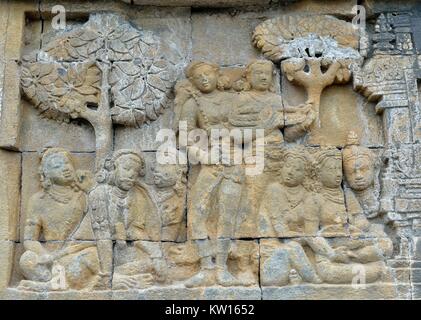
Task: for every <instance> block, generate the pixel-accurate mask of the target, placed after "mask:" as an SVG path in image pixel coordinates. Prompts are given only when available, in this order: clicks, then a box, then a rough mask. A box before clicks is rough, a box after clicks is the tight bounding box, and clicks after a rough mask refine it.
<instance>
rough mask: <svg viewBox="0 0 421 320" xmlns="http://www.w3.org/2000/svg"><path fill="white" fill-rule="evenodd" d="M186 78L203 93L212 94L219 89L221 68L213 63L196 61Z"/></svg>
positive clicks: (190, 66) (191, 65) (191, 64)
mask: <svg viewBox="0 0 421 320" xmlns="http://www.w3.org/2000/svg"><path fill="white" fill-rule="evenodd" d="M186 76H187V78H188V79H189V80H190V82H191V83H193V85H194V86H195V87H196V88H197V89H199V90H200V91H201V92H202V93H210V92H212V91H214V90H215V89H216V88H217V85H218V77H219V67H218V66H217V65H216V64H213V63H208V62H202V61H194V62H192V63H190V64H189V66H188V67H187V69H186Z"/></svg>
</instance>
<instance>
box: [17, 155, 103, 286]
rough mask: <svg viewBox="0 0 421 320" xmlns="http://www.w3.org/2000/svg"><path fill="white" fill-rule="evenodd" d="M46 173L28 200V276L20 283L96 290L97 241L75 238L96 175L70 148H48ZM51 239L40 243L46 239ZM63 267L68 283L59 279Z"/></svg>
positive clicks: (22, 263) (23, 264)
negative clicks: (78, 162) (79, 163)
mask: <svg viewBox="0 0 421 320" xmlns="http://www.w3.org/2000/svg"><path fill="white" fill-rule="evenodd" d="M40 177H41V185H42V190H41V191H40V192H38V193H36V194H34V195H33V196H32V197H31V199H30V202H29V205H28V212H27V221H26V224H25V231H24V233H25V234H24V247H25V253H24V254H23V255H22V256H21V258H20V260H19V266H20V269H21V271H22V274H23V275H24V277H25V278H26V280H22V281H21V282H20V284H19V288H20V289H23V290H34V291H46V290H66V289H86V290H89V289H92V288H93V287H94V286H95V285H96V283H97V281H98V275H97V274H98V272H99V261H98V255H97V251H96V247H95V243H93V242H81V243H77V242H74V241H70V240H71V239H72V236H73V233H74V232H75V231H76V229H77V228H78V226H79V223H80V221H81V219H82V217H83V215H84V213H85V211H86V206H87V198H86V193H85V191H87V190H86V189H85V187H87V188H89V185H90V182H89V181H88V180H89V177H90V175H89V174H87V173H86V172H82V171H76V169H75V165H74V162H73V159H72V157H71V155H70V154H69V153H68V152H67V151H66V150H64V149H60V148H51V149H47V150H46V151H44V153H43V154H42V159H41V166H40ZM42 239H43V240H45V241H47V243H45V244H44V243H42V242H40V241H41V240H42ZM57 268H62V270H64V271H63V274H62V275H59V276H60V280H61V281H62V282H60V283H58V284H57V283H56V282H57V280H54V279H53V274H54V269H57Z"/></svg>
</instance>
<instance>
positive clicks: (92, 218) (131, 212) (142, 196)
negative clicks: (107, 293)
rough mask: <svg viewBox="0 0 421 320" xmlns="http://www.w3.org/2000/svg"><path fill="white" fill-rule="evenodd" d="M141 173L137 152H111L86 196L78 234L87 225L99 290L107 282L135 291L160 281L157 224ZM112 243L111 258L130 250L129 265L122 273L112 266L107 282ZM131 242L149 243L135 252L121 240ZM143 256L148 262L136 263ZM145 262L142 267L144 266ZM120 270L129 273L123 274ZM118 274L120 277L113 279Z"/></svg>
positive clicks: (162, 265) (162, 268)
mask: <svg viewBox="0 0 421 320" xmlns="http://www.w3.org/2000/svg"><path fill="white" fill-rule="evenodd" d="M144 168H145V161H144V158H143V156H142V155H141V154H140V153H137V152H135V151H133V150H126V149H122V150H117V151H115V152H114V153H113V155H112V156H111V157H110V158H107V159H105V161H104V167H103V171H102V173H101V174H100V178H102V181H101V182H100V183H99V184H98V185H97V186H96V187H95V188H94V189H93V190H92V191H91V193H90V194H89V206H88V214H87V216H86V219H85V220H84V221H83V222H82V225H81V227H80V230H79V234H80V236H81V237H84V236H85V235H86V233H85V232H84V229H85V228H86V227H88V228H89V226H90V225H91V226H92V229H93V231H94V235H93V236H94V238H95V240H97V242H98V253H99V258H100V261H101V276H102V284H101V286H102V288H104V287H105V288H106V287H109V286H110V285H111V283H110V280H111V278H112V279H113V283H112V286H113V288H116V289H128V288H132V287H136V288H140V287H145V286H147V285H151V284H152V283H153V282H155V281H164V280H165V277H166V275H165V262H164V261H163V257H162V251H161V247H160V242H159V241H160V237H161V221H160V218H159V214H158V209H157V207H156V205H155V204H154V202H153V201H152V198H151V196H150V194H149V191H148V190H147V188H146V187H145V186H143V185H142V183H141V182H140V181H139V180H140V177H141V176H143V175H144ZM85 237H86V236H85ZM113 240H115V241H116V247H115V250H116V252H115V255H116V256H124V255H125V253H124V252H129V251H130V252H131V253H130V256H131V257H133V258H132V259H133V261H124V263H127V264H130V267H129V266H127V268H125V267H123V266H121V265H116V266H115V268H114V275H113V277H111V272H112V269H113V259H112V256H113V243H112V241H113ZM136 240H149V241H150V242H142V241H139V242H137V243H136V246H135V249H132V248H129V247H128V244H127V241H136ZM133 250H134V252H133ZM145 254H146V256H147V257H148V259H146V260H145V259H143V260H142V259H141V258H140V257H143V256H145ZM127 255H129V254H128V253H127ZM117 260H118V259H117ZM140 260H142V261H140ZM148 261H149V264H148V263H147V262H148ZM145 263H146V264H147V266H144V264H145ZM136 266H137V267H136ZM136 268H137V269H136ZM133 269H134V270H133ZM124 270H130V272H129V273H128V274H124ZM145 270H148V272H146V271H145ZM119 271H122V272H123V273H122V274H119ZM149 271H151V272H153V274H151V273H150V272H149Z"/></svg>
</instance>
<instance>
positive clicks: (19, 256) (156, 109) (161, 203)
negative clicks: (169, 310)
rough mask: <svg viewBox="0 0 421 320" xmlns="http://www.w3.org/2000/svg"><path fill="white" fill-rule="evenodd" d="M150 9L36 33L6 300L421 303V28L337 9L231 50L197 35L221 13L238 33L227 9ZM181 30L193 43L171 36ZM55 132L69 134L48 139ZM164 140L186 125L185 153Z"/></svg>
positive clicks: (262, 24)
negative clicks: (419, 283)
mask: <svg viewBox="0 0 421 320" xmlns="http://www.w3.org/2000/svg"><path fill="white" fill-rule="evenodd" d="M148 10H152V11H151V12H152V13H151V12H149V11H148V12H147V13H146V16H147V15H148V14H151V16H149V18H148V19H150V20H148V21H146V22H142V21H141V19H140V18H139V17H138V16H137V15H138V13H139V11H133V12H131V13H130V14H129V13H128V14H127V16H125V15H120V14H116V13H105V12H104V13H92V14H90V15H89V18H87V19H86V21H84V22H72V23H70V27H69V28H68V29H66V30H65V31H62V32H56V31H53V30H50V31H49V33H48V34H44V35H42V36H40V38H39V39H38V38H37V39H35V40H33V41H32V42H31V41H30V40H28V46H27V47H26V48H25V50H24V52H25V55H24V57H23V58H22V61H21V64H20V68H21V69H20V70H21V74H20V86H21V91H22V94H23V95H22V102H21V105H22V107H23V114H24V121H23V129H22V131H23V132H24V134H23V141H24V144H25V148H26V149H25V150H23V151H22V152H21V153H22V179H21V195H20V196H21V208H20V216H19V222H18V227H17V228H16V229H17V231H18V237H17V238H18V241H17V243H16V245H15V247H16V248H14V260H13V262H12V271H11V276H10V279H8V287H9V288H8V289H7V290H6V293H7V294H8V295H9V296H13V297H44V296H45V297H47V298H48V297H49V296H50V294H62V296H63V297H68V296H70V294H76V295H78V294H79V293H81V294H82V293H86V294H87V295H86V296H85V297H89V295H92V296H95V297H103V296H102V295H104V297H106V298H128V297H132V295H133V297H136V298H140V297H141V298H161V299H169V298H174V297H177V296H178V295H182V296H183V297H186V298H205V299H206V298H221V299H229V298H248V297H251V298H257V299H261V298H263V299H296V298H309V299H317V298H321V299H323V298H329V297H331V296H336V297H338V298H344V299H346V298H357V299H369V298H373V299H397V298H405V299H407V298H412V297H413V294H414V292H415V293H416V292H417V291H416V290H417V289H411V288H410V287H412V285H411V282H410V278H411V277H412V278H414V277H416V276H417V275H418V273H417V272H418V271H419V270H418V267H417V266H418V265H419V264H417V263H419V259H421V258H420V255H419V246H420V243H421V242H420V241H419V238H418V236H417V235H418V234H419V230H420V225H421V224H420V221H421V218H420V217H419V208H420V207H421V205H420V201H419V199H420V198H421V196H420V194H419V187H420V172H419V171H420V170H419V158H420V148H419V146H418V142H419V141H418V140H419V139H418V135H419V128H418V123H419V121H418V120H419V97H418V91H419V89H418V87H417V70H416V67H414V66H416V63H415V62H416V58H415V50H416V47H415V46H414V44H413V43H412V40H411V34H412V31H407V30H408V28H410V20H408V17H407V16H406V15H405V14H392V13H385V14H382V15H379V16H378V17H376V23H375V25H374V26H373V27H374V34H373V35H371V36H372V37H369V36H368V34H366V33H365V32H363V33H359V31H358V30H355V29H354V28H353V27H352V24H351V23H350V22H347V21H345V20H341V19H338V18H335V17H333V16H330V15H293V16H292V15H279V16H278V17H272V15H273V12H271V13H270V14H268V16H270V18H269V19H266V17H265V18H264V19H262V18H261V17H260V18H259V19H255V16H253V15H251V14H250V15H249V16H247V15H246V18H244V17H243V18H242V19H243V20H244V21H248V20H250V21H252V22H253V23H252V24H250V25H247V28H248V29H250V28H251V26H253V28H254V31H253V32H251V33H250V35H249V38H248V39H247V42H246V43H245V42H244V41H243V40H244V39H242V37H239V38H236V39H235V41H234V44H233V45H232V46H230V48H231V49H232V48H235V49H236V50H239V51H240V52H241V54H239V55H238V56H237V57H235V56H234V55H233V53H227V52H225V53H224V54H223V55H220V57H219V58H218V56H219V55H218V53H217V51H216V50H213V51H208V49H207V48H208V46H206V45H205V43H204V42H203V41H202V42H197V39H198V37H199V35H202V36H203V37H206V32H205V30H204V27H206V26H207V25H208V22H209V21H213V22H214V23H218V21H219V22H222V23H224V25H230V24H232V23H233V21H231V20H229V19H225V18H226V17H225V16H224V15H223V14H217V15H216V16H217V17H216V18H212V16H211V15H206V14H205V13H200V14H196V15H195V16H194V18H193V19H192V20H189V19H190V18H189V19H187V18H186V15H187V11H186V9H183V8H178V9H177V10H176V12H174V13H171V12H170V11H171V10H169V9H165V10H164V11H163V12H161V13H160V14H161V15H162V16H160V17H159V18H158V20H155V18H153V17H152V16H153V12H154V11H153V9H148ZM173 14H174V15H173ZM167 15H168V17H170V21H169V22H168V25H166V26H165V27H164V28H163V30H160V31H158V32H155V31H156V30H154V32H152V31H148V28H147V27H148V26H149V27H150V26H154V25H156V23H157V21H160V20H159V19H163V18H162V17H164V16H165V17H166V16H167ZM244 21H243V22H244ZM408 21H409V22H408ZM189 23H190V24H193V25H196V27H197V28H193V29H188V30H187V29H185V28H186V25H187V24H189ZM140 26H142V28H141V27H140ZM169 26H173V27H174V30H177V37H180V39H181V40H180V39H174V41H175V42H177V41H181V42H183V43H184V42H185V41H191V42H190V45H188V44H185V43H184V46H183V47H178V46H177V45H173V43H172V42H170V40H171V33H170V32H169V31H168V30H167V29H166V28H168V29H169V28H170V27H169ZM214 27H215V28H216V26H214ZM38 28H39V25H38V24H36V23H31V24H30V25H29V26H28V27H27V31H26V32H32V31H30V30H38ZM212 28H213V27H211V28H210V29H209V30H208V31H207V32H210V33H212V30H213V29H212ZM41 29H42V28H41ZM151 29H153V28H151ZM164 29H165V30H164ZM405 30H406V31H405ZM251 31H252V30H251ZM408 35H409V36H408ZM40 39H43V40H42V41H41V40H40ZM227 39H228V38H227ZM227 39H225V40H227ZM167 40H168V41H167ZM37 41H39V43H40V47H39V49H38V47H37V46H36V45H34V43H35V44H36V43H37ZM214 46H217V44H214V43H213V44H212V45H211V47H214ZM242 46H244V47H245V49H244V50H242V49H241V47H242ZM237 47H238V48H237ZM196 58H198V60H194V59H196ZM182 71H184V75H183V74H182ZM35 111H37V112H38V115H37V114H36V113H35ZM347 112H349V114H347ZM52 121H54V122H52ZM53 123H54V124H53ZM47 124H48V126H49V128H54V130H55V131H57V133H55V134H50V131H49V130H48V131H47V133H48V134H46V135H45V136H44V137H42V139H41V140H40V141H37V139H36V137H35V136H36V135H39V134H40V132H43V126H44V125H47ZM69 124H70V125H71V126H69ZM340 125H342V127H341V128H340ZM73 126H75V127H73ZM76 127H77V128H78V129H75V130H73V129H71V128H76ZM159 129H171V132H172V133H171V135H169V136H168V140H167V141H166V143H167V145H171V148H170V149H169V150H167V153H166V156H169V158H168V159H176V161H175V162H162V161H161V160H162V154H161V153H160V152H161V150H160V147H161V146H162V145H159V144H157V142H159V139H160V138H161V137H162V133H163V132H162V131H160V130H159ZM371 129H373V131H370V130H371ZM79 130H80V131H79ZM31 132H32V133H33V134H34V137H31ZM164 135H165V134H164ZM78 136H84V138H83V140H84V141H81V142H80V143H79V142H77V141H76V142H75V141H72V140H74V137H78ZM63 140H65V141H66V142H64V143H63V142H62V141H63ZM173 140H174V141H173ZM69 141H70V143H67V142H69ZM161 141H162V140H161ZM172 142H174V143H173V144H172ZM28 146H29V147H28ZM41 150H42V151H41ZM34 151H39V152H34ZM37 170H38V171H37ZM361 286H364V289H361ZM58 297H60V295H58Z"/></svg>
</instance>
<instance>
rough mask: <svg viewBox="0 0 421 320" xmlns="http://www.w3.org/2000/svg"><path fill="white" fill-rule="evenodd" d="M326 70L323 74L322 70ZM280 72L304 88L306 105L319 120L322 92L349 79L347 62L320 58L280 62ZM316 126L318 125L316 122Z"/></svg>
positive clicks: (292, 59)
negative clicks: (309, 105) (308, 105)
mask: <svg viewBox="0 0 421 320" xmlns="http://www.w3.org/2000/svg"><path fill="white" fill-rule="evenodd" d="M323 68H326V70H325V71H324V72H323V71H322V69H323ZM282 71H283V72H284V74H285V75H286V77H287V79H288V80H289V81H291V82H293V83H295V84H297V85H299V86H302V87H304V88H305V90H306V92H307V101H306V103H307V104H311V105H312V108H313V110H314V111H315V113H316V119H317V120H319V119H320V118H319V108H320V97H321V95H322V91H323V90H324V89H325V88H326V87H328V86H330V85H332V84H333V83H336V84H342V83H347V82H348V81H349V79H350V78H351V72H350V70H349V61H348V62H347V61H339V60H337V61H333V62H332V61H326V60H325V59H321V58H309V59H305V60H304V59H299V58H290V59H288V60H285V61H284V62H282ZM317 124H319V123H318V122H317Z"/></svg>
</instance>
